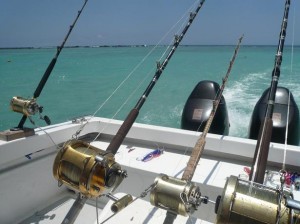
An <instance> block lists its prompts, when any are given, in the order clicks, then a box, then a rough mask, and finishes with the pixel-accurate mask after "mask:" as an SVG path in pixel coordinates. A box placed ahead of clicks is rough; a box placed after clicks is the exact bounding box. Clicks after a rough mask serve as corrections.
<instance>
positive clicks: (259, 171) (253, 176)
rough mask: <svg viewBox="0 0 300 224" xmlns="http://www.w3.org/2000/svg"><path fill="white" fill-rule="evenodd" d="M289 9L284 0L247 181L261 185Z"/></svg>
mask: <svg viewBox="0 0 300 224" xmlns="http://www.w3.org/2000/svg"><path fill="white" fill-rule="evenodd" d="M289 9H290V0H286V2H285V9H284V15H283V19H282V24H281V31H280V34H279V42H278V47H277V54H276V56H275V64H274V69H273V71H272V81H271V85H270V91H269V96H268V101H267V107H266V112H265V116H264V121H263V123H262V124H261V126H260V130H259V135H258V140H257V143H256V148H255V153H254V157H253V162H252V166H251V172H250V176H249V180H250V181H252V182H256V183H260V184H262V183H263V182H264V177H265V171H266V166H267V160H268V155H269V148H270V142H271V137H272V129H273V120H272V116H273V109H274V103H275V97H276V90H277V84H278V80H279V76H280V66H281V62H282V53H283V47H284V41H285V36H286V29H287V24H288V15H289Z"/></svg>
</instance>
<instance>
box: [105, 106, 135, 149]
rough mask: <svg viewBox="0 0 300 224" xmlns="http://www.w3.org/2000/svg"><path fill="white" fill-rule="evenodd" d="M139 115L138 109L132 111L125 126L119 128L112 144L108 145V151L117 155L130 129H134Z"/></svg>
mask: <svg viewBox="0 0 300 224" xmlns="http://www.w3.org/2000/svg"><path fill="white" fill-rule="evenodd" d="M138 114H139V110H138V109H135V108H134V109H132V110H131V111H130V113H129V114H128V116H127V117H126V119H125V120H124V122H123V124H122V125H121V127H120V128H119V130H118V132H117V134H116V135H115V136H114V137H113V139H112V140H111V142H110V144H109V145H108V147H107V149H106V151H108V152H111V153H113V154H116V153H117V151H118V149H119V147H120V146H121V144H122V142H123V140H124V139H125V137H126V135H127V133H128V132H129V130H130V128H131V127H132V125H133V123H134V121H135V120H136V118H137V116H138Z"/></svg>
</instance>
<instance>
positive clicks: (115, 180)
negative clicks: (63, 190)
mask: <svg viewBox="0 0 300 224" xmlns="http://www.w3.org/2000/svg"><path fill="white" fill-rule="evenodd" d="M53 175H54V177H55V178H56V179H57V180H58V181H59V182H60V183H63V184H65V185H67V186H68V187H70V188H71V189H73V190H75V191H78V192H80V193H81V194H83V195H84V196H86V197H98V196H99V195H101V194H103V193H104V191H109V190H110V191H113V190H114V189H115V188H117V187H118V186H119V185H120V183H121V182H122V180H123V179H124V178H125V177H127V173H126V171H124V170H122V169H121V166H120V165H119V164H118V163H116V162H115V158H114V155H113V154H112V153H108V152H106V151H103V150H101V149H98V148H96V147H94V146H92V145H90V144H88V143H86V142H83V141H80V140H72V141H70V143H68V144H66V145H65V146H64V147H63V148H62V149H61V150H60V151H59V152H58V154H57V156H56V158H55V160H54V164H53Z"/></svg>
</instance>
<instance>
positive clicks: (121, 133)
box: [106, 0, 205, 154]
mask: <svg viewBox="0 0 300 224" xmlns="http://www.w3.org/2000/svg"><path fill="white" fill-rule="evenodd" d="M204 2H205V0H202V1H201V2H200V3H199V5H198V7H197V8H196V10H195V12H192V13H190V17H189V21H188V23H187V24H186V26H185V27H184V29H183V30H182V32H181V34H180V35H175V38H174V44H173V47H172V48H171V50H170V51H169V53H168V55H167V56H166V58H165V59H164V61H163V62H162V63H157V69H156V72H155V75H154V77H153V79H152V81H151V82H150V83H149V85H148V87H147V88H146V90H145V92H144V93H143V95H142V96H141V97H140V99H139V101H138V102H137V104H136V105H135V107H134V108H133V109H132V110H131V111H130V112H129V114H128V115H127V117H126V119H125V120H124V122H123V124H122V125H121V127H120V128H119V130H118V132H117V134H116V135H115V136H114V138H113V139H112V141H111V142H110V144H109V145H108V147H107V149H106V151H107V152H111V153H113V154H116V153H117V151H118V149H119V147H120V146H121V144H122V142H123V140H124V139H125V137H126V135H127V133H128V132H129V130H130V128H131V127H132V125H133V123H134V122H135V120H136V118H137V116H138V114H139V111H140V109H141V107H142V106H143V104H144V103H145V101H146V99H147V97H148V95H149V94H150V92H151V90H152V88H153V87H154V85H155V84H156V82H157V81H158V79H159V77H160V76H161V74H162V73H163V71H164V69H165V68H166V66H167V64H168V62H169V61H170V59H171V58H172V56H173V54H174V52H175V51H176V49H177V47H178V45H179V44H180V42H181V40H182V39H183V37H184V35H185V34H186V32H187V31H188V29H189V27H190V26H191V24H192V22H193V21H194V19H195V17H196V15H197V14H198V12H199V10H200V9H201V7H202V5H203V4H204Z"/></svg>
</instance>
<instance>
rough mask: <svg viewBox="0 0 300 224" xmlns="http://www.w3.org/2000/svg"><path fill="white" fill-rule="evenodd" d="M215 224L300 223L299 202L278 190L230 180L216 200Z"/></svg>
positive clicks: (239, 180) (248, 182) (243, 181)
mask: <svg viewBox="0 0 300 224" xmlns="http://www.w3.org/2000/svg"><path fill="white" fill-rule="evenodd" d="M216 208H217V220H216V223H217V224H221V223H245V224H247V223H249V224H250V223H251V224H262V223H264V224H266V223H267V224H274V223H278V224H283V223H285V224H290V223H295V222H294V221H295V220H299V219H300V214H299V212H298V213H297V212H295V210H298V211H299V209H300V202H298V201H296V200H293V199H292V195H290V194H288V193H285V192H282V191H280V190H279V189H275V188H271V187H267V186H264V185H261V184H258V183H253V182H250V181H246V180H241V179H238V178H237V177H235V176H230V177H229V178H228V179H227V182H226V184H225V188H224V191H223V194H222V196H221V197H220V196H219V198H218V200H217V205H216Z"/></svg>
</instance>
